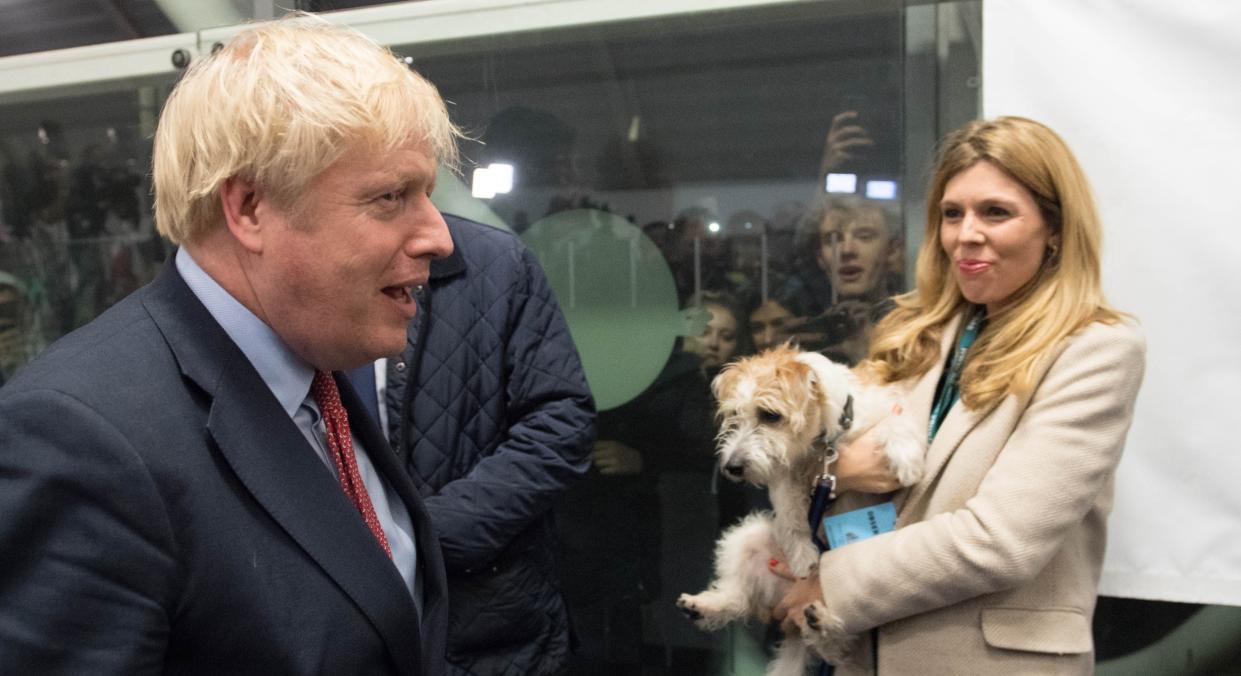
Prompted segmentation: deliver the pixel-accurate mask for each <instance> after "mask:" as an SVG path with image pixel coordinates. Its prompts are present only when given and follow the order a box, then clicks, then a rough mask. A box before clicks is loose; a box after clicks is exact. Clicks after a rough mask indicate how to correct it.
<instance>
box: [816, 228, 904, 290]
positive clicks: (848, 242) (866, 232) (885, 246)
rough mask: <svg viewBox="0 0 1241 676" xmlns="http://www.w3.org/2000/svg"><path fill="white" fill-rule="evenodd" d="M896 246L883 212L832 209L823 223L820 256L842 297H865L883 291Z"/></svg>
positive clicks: (820, 233)
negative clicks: (845, 211) (851, 211)
mask: <svg viewBox="0 0 1241 676" xmlns="http://www.w3.org/2000/svg"><path fill="white" fill-rule="evenodd" d="M892 246H893V243H892V240H891V238H889V237H888V234H887V231H886V228H885V226H884V223H883V215H882V214H878V213H868V212H862V213H861V214H860V215H858V216H853V215H846V214H844V213H842V212H835V211H829V212H828V213H827V215H826V216H825V217H824V219H823V221H822V222H821V223H819V248H818V252H817V255H816V258H817V259H818V262H819V267H820V268H821V269H822V270H823V271H824V272H826V273H827V275H828V279H829V280H830V281H831V283H832V288H833V289H835V290H836V294H837V296H838V297H839V298H863V297H868V296H871V295H873V294H875V293H878V292H879V291H881V287H882V285H883V281H884V276H885V275H886V274H887V272H888V265H887V262H888V258H889V254H890V252H891V249H892Z"/></svg>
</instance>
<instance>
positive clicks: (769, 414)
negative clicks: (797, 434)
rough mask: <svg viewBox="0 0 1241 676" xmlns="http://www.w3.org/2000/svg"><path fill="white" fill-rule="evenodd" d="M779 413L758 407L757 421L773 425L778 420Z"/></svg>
mask: <svg viewBox="0 0 1241 676" xmlns="http://www.w3.org/2000/svg"><path fill="white" fill-rule="evenodd" d="M780 418H781V416H780V414H779V413H776V412H775V411H769V410H767V409H765V408H760V409H758V421H759V422H761V423H763V424H764V425H774V424H776V423H778V422H780Z"/></svg>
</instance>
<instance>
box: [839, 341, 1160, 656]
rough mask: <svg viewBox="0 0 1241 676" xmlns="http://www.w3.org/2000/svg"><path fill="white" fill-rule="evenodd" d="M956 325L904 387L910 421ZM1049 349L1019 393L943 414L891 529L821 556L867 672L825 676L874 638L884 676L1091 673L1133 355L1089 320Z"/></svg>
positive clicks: (1137, 344)
mask: <svg viewBox="0 0 1241 676" xmlns="http://www.w3.org/2000/svg"><path fill="white" fill-rule="evenodd" d="M955 334H956V331H955V324H954V326H951V327H949V330H948V331H947V332H946V335H945V339H944V343H943V346H942V352H941V356H942V358H941V359H940V360H939V364H940V365H939V366H937V367H936V368H934V369H932V370H931V371H930V372H929V373H927V374H926V375H925V376H923V377H922V378H921V379H919V380H918V381H917V382H916V383H914V384H913V385H912V389H911V391H910V396H909V401H908V406H907V410H906V411H905V413H904V415H911V416H916V418H915V419H916V420H919V421H920V422H921V423H922V424H923V425H926V424H927V423H926V421H927V420H928V418H929V417H930V411H931V400H932V398H933V397H934V394H935V388H936V385H937V383H938V382H939V378H940V374H941V372H942V370H943V362H944V361H945V360H946V358H947V354H948V352H947V351H948V349H949V348H950V347H951V346H952V344H953V342H954V340H955ZM1057 351H1058V354H1057V355H1054V357H1053V358H1052V359H1051V360H1050V361H1049V362H1048V364H1047V367H1046V370H1045V372H1044V373H1043V374H1042V376H1041V377H1040V378H1039V379H1038V380H1037V381H1036V382H1037V383H1038V385H1037V387H1036V388H1035V390H1034V392H1033V393H1031V394H1030V395H1027V396H1025V397H1021V398H1018V397H1014V396H1010V397H1008V398H1006V399H1004V400H1002V401H1001V402H1000V403H999V404H998V405H997V406H996V407H994V408H993V409H991V410H990V411H983V412H978V411H971V410H969V409H967V408H966V407H965V406H964V405H963V404H961V403H960V402H958V403H957V404H956V405H955V406H954V407H953V408H952V409H951V410H950V411H949V413H948V416H947V418H946V419H945V420H944V423H943V425H942V426H941V427H940V430H939V434H938V435H937V436H936V437H935V441H934V443H933V444H932V445H931V447H930V449H929V451H928V455H927V474H926V476H925V477H924V478H923V480H922V481H921V482H920V483H919V484H917V485H916V486H913V487H911V488H910V489H908V490H907V491H903V492H901V493H898V494H897V495H896V504H897V507H898V510H899V517H898V521H897V530H895V531H893V532H891V533H885V534H883V535H880V536H878V537H874V538H871V539H868V540H864V541H861V542H856V543H853V544H850V545H848V546H846V547H842V548H840V549H836V550H833V551H830V552H827V553H825V554H824V555H823V557H822V562H821V567H820V576H821V581H822V584H823V589H824V600H825V602H826V604H827V607H828V609H829V610H830V611H831V612H833V613H835V614H836V615H837V616H838V617H839V618H840V619H841V620H842V621H843V623H844V626H845V629H846V631H849V632H856V633H858V634H861V635H862V636H863V639H862V644H861V645H859V647H858V651H857V655H858V656H859V657H860V658H861V661H862V663H863V664H865V665H866V666H865V667H862V668H859V667H857V666H842V667H841V668H839V669H837V671H836V673H837V674H838V675H839V676H846V675H847V674H867V673H873V672H872V671H871V667H870V665H871V663H872V655H874V654H875V653H872V650H873V647H872V645H871V644H870V640H871V637H872V636H874V635H877V637H878V651H877V656H878V672H879V673H880V674H883V675H884V676H898V675H902V674H919V675H930V674H953V675H956V674H1002V675H1003V676H1016V675H1018V674H1039V675H1040V676H1041V675H1043V674H1085V673H1091V671H1092V670H1093V662H1094V654H1093V642H1092V639H1091V617H1092V615H1093V613H1094V606H1095V597H1096V594H1097V587H1098V580H1099V572H1100V568H1101V567H1102V563H1103V550H1104V545H1105V543H1106V541H1107V529H1106V523H1107V516H1108V513H1109V512H1110V511H1111V507H1112V492H1113V480H1114V476H1115V469H1116V464H1117V462H1118V461H1119V460H1120V454H1121V449H1122V448H1123V447H1124V441H1125V434H1126V432H1127V431H1128V429H1129V423H1130V421H1131V420H1132V417H1133V405H1134V400H1135V398H1136V397H1137V393H1138V387H1139V385H1140V384H1141V382H1142V374H1143V369H1144V365H1145V351H1146V348H1145V342H1144V339H1143V338H1142V336H1141V334H1140V333H1138V332H1137V330H1136V329H1135V328H1133V327H1132V326H1129V325H1110V326H1109V325H1104V324H1098V323H1096V324H1093V325H1091V326H1089V327H1087V328H1086V329H1084V330H1083V331H1081V332H1079V333H1078V334H1076V335H1074V336H1072V337H1070V338H1069V339H1067V340H1066V341H1064V343H1063V344H1062V345H1061V346H1060V347H1059V348H1058V349H1057ZM847 498H853V499H854V500H856V499H857V498H856V496H845V497H844V498H842V500H841V501H840V503H843V505H841V506H843V507H845V508H847V507H848V506H849V504H848V503H849V500H846V499H847ZM841 506H838V508H837V510H836V511H839V510H840V507H841ZM854 506H856V502H855V503H854ZM875 627H878V630H877V631H876V632H874V633H872V632H871V631H870V630H871V629H873V628H875Z"/></svg>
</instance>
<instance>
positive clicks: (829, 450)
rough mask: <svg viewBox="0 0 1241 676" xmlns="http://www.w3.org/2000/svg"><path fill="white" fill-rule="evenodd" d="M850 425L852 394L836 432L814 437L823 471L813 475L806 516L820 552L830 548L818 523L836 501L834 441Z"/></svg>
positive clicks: (851, 423) (836, 454)
mask: <svg viewBox="0 0 1241 676" xmlns="http://www.w3.org/2000/svg"><path fill="white" fill-rule="evenodd" d="M852 426H853V395H852V394H850V395H849V396H848V398H846V399H845V407H844V410H842V411H841V412H840V420H838V421H837V426H836V433H835V434H833V435H831V437H828V436H827V433H826V432H825V433H823V434H821V435H819V437H818V438H817V439H815V446H818V445H819V443H820V440H821V441H822V446H823V472H822V473H821V474H819V476H817V477H815V480H814V490H813V491H812V492H811V493H810V512H809V514H808V515H807V516H808V518H809V520H810V537H811V539H813V540H814V544H815V545H816V546H817V547H818V548H819V553H820V554H822V553H823V552H826V551H827V550H829V549H831V546H830V545H829V544H828V543H827V540H825V539H823V538H821V537H819V523H820V522H821V521H822V520H823V513H824V512H826V511H827V508H828V507H830V506H831V505H832V503H833V502H836V475H835V474H832V463H834V462H836V461H837V460H839V459H840V451H838V450H836V442H837V441H838V440H839V439H840V436H841V435H842V434H844V433H845V432H848V431H849V428H850V427H852Z"/></svg>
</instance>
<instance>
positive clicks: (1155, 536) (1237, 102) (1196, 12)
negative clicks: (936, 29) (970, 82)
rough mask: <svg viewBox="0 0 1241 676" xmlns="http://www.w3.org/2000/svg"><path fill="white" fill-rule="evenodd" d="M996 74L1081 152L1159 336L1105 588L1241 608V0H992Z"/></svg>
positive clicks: (1116, 291)
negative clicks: (1240, 425)
mask: <svg viewBox="0 0 1241 676" xmlns="http://www.w3.org/2000/svg"><path fill="white" fill-rule="evenodd" d="M982 81H983V87H984V96H983V111H984V114H985V116H986V117H995V116H998V115H1024V116H1026V117H1031V118H1034V119H1036V120H1040V121H1042V122H1045V123H1046V124H1048V125H1049V126H1051V127H1052V128H1053V129H1055V130H1056V131H1057V132H1059V133H1060V134H1061V135H1062V136H1063V137H1064V138H1065V140H1066V141H1067V142H1068V144H1069V146H1070V147H1071V148H1073V150H1074V152H1075V153H1076V154H1077V156H1078V159H1079V160H1080V161H1081V162H1082V164H1083V165H1084V167H1085V169H1086V173H1087V175H1088V176H1089V177H1090V179H1091V182H1092V183H1093V186H1094V189H1095V194H1096V196H1097V198H1098V201H1099V207H1100V211H1101V212H1102V216H1103V223H1104V233H1105V235H1104V256H1103V258H1104V265H1103V279H1104V285H1105V289H1106V291H1107V294H1108V298H1109V300H1111V302H1112V303H1113V304H1114V305H1116V306H1117V307H1118V308H1120V309H1122V310H1126V311H1129V312H1132V313H1134V314H1135V315H1137V317H1138V318H1139V320H1140V321H1141V324H1142V326H1143V328H1144V329H1145V333H1146V337H1147V342H1148V354H1147V360H1148V361H1147V370H1146V381H1145V384H1144V385H1143V387H1142V393H1141V396H1140V397H1139V400H1138V409H1137V416H1136V418H1135V420H1134V424H1133V429H1132V431H1131V432H1130V434H1129V443H1128V446H1127V448H1126V450H1125V456H1124V459H1123V461H1122V462H1121V466H1120V471H1119V474H1118V477H1117V482H1116V509H1115V512H1114V513H1113V515H1112V519H1111V522H1110V523H1111V535H1110V537H1109V541H1108V551H1107V559H1106V561H1105V565H1104V570H1103V579H1102V582H1101V584H1100V593H1101V594H1105V595H1109V596H1123V597H1131V598H1144V599H1153V600H1163V601H1183V602H1197V603H1214V604H1226V605H1237V606H1241V490H1239V489H1238V483H1239V482H1241V441H1239V440H1238V438H1239V435H1238V432H1237V431H1236V430H1233V429H1232V428H1231V427H1230V426H1229V422H1228V421H1230V420H1231V421H1234V422H1239V421H1241V169H1239V168H1238V167H1239V166H1241V3H1237V2H1231V1H1229V0H1176V1H1175V2H1173V1H1170V0H985V2H984V3H983V78H982Z"/></svg>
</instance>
